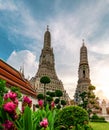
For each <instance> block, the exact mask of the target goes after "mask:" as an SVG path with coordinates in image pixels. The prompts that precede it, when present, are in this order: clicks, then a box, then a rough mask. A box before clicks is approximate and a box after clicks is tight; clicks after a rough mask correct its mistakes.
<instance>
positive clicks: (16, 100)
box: [13, 98, 19, 106]
mask: <svg viewBox="0 0 109 130" xmlns="http://www.w3.org/2000/svg"><path fill="white" fill-rule="evenodd" d="M13 102H14V103H15V104H16V105H17V106H18V103H19V101H18V99H17V98H16V99H15V100H14V101H13Z"/></svg>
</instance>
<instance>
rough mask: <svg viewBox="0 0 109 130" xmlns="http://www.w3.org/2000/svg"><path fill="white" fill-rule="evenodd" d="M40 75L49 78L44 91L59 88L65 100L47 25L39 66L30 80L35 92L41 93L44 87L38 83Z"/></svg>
mask: <svg viewBox="0 0 109 130" xmlns="http://www.w3.org/2000/svg"><path fill="white" fill-rule="evenodd" d="M42 76H48V77H49V78H50V80H51V82H50V83H49V84H47V85H46V91H55V90H61V91H62V92H63V97H62V98H63V99H64V100H67V97H68V96H67V93H66V91H65V90H64V87H63V84H62V82H61V80H59V79H58V77H57V75H56V71H55V60H54V54H53V48H52V47H51V34H50V31H49V27H48V26H47V31H46V32H45V34H44V45H43V49H42V52H41V55H40V59H39V68H38V71H37V73H36V75H35V77H32V79H31V80H30V82H31V84H32V85H33V86H34V88H35V89H36V91H37V93H42V94H43V92H44V88H43V85H42V84H41V83H40V78H41V77H42Z"/></svg>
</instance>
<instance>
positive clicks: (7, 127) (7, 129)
mask: <svg viewBox="0 0 109 130" xmlns="http://www.w3.org/2000/svg"><path fill="white" fill-rule="evenodd" d="M2 126H3V127H4V130H13V128H14V124H13V123H12V122H11V121H9V120H6V121H5V123H4V124H2Z"/></svg>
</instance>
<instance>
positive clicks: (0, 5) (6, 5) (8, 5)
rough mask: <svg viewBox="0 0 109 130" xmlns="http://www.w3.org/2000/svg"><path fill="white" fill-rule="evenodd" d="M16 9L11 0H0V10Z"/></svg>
mask: <svg viewBox="0 0 109 130" xmlns="http://www.w3.org/2000/svg"><path fill="white" fill-rule="evenodd" d="M16 9H17V7H16V6H15V4H14V2H13V0H10V1H9V0H5V1H4V0H0V10H7V11H15V10H16Z"/></svg>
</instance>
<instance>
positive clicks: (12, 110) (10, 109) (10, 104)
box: [3, 101, 16, 114]
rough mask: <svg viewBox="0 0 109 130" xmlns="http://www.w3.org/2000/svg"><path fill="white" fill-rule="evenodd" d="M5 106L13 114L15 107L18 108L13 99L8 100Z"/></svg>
mask: <svg viewBox="0 0 109 130" xmlns="http://www.w3.org/2000/svg"><path fill="white" fill-rule="evenodd" d="M3 108H4V110H5V111H6V112H8V113H9V114H11V113H12V114H13V113H14V112H15V109H16V104H14V103H13V102H12V101H11V102H7V103H6V104H4V105H3Z"/></svg>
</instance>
